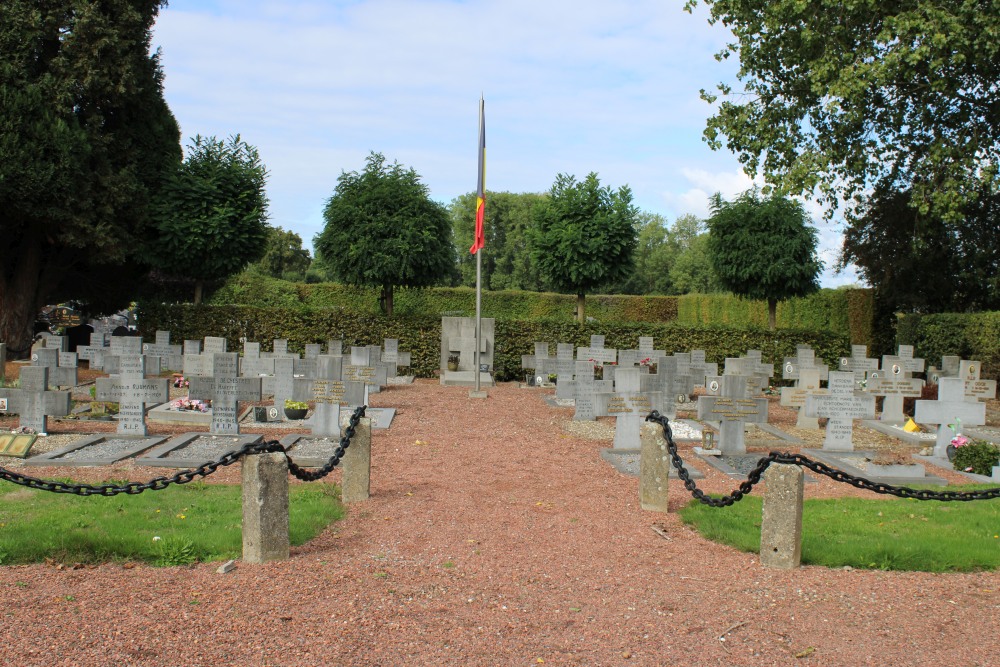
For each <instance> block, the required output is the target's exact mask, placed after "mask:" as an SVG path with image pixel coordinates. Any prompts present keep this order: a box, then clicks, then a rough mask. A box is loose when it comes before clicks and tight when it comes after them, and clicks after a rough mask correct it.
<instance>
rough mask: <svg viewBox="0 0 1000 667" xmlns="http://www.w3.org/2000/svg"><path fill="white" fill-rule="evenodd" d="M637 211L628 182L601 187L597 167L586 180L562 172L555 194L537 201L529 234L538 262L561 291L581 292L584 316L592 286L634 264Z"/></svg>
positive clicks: (581, 315) (580, 316) (610, 281)
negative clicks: (617, 185)
mask: <svg viewBox="0 0 1000 667" xmlns="http://www.w3.org/2000/svg"><path fill="white" fill-rule="evenodd" d="M637 215H638V211H637V210H636V209H635V207H634V206H632V191H631V190H629V188H628V186H622V187H620V188H619V189H618V190H612V189H611V187H609V186H605V187H601V183H600V180H598V178H597V174H596V173H594V172H591V173H590V174H588V175H587V177H586V178H585V179H584V180H582V181H580V182H577V180H576V179H575V178H574V177H573V176H569V175H567V174H559V175H558V176H556V180H555V183H553V184H552V189H551V190H550V191H549V197H548V198H547V199H546V200H544V201H542V202H540V203H539V205H538V206H536V207H535V210H534V226H533V227H532V228H531V231H530V234H529V238H530V239H531V253H532V256H533V257H534V260H535V264H536V265H537V266H538V270H539V273H540V274H541V275H542V277H543V278H544V279H545V281H546V282H547V283H548V284H549V285H550V286H551V287H552V288H554V289H555V290H556V291H559V292H569V293H572V294H576V295H577V301H576V303H577V306H576V317H577V320H578V321H579V322H581V323H583V322H584V321H585V319H586V317H585V312H584V311H585V299H586V294H587V292H592V291H593V290H595V289H598V288H600V287H603V286H605V285H610V284H613V283H615V282H616V281H620V280H622V279H623V278H625V277H626V276H627V275H628V274H629V272H630V271H631V270H632V267H633V264H632V263H633V257H632V253H633V251H634V250H635V247H636V235H637V230H636V226H637Z"/></svg>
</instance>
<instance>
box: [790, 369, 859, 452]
mask: <svg viewBox="0 0 1000 667" xmlns="http://www.w3.org/2000/svg"><path fill="white" fill-rule="evenodd" d="M855 388H856V385H855V383H854V372H853V371H831V372H830V381H829V393H828V394H825V395H817V394H813V395H810V396H809V397H807V398H806V407H805V412H806V414H807V415H809V416H810V417H826V418H827V422H826V437H825V438H824V439H823V449H825V450H829V451H834V452H849V451H852V450H853V449H854V444H853V443H852V442H851V436H852V435H853V433H854V420H855V419H864V418H865V417H874V416H875V397H874V396H866V395H858V394H856V393H855Z"/></svg>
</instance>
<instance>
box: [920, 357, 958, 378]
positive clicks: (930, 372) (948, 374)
mask: <svg viewBox="0 0 1000 667" xmlns="http://www.w3.org/2000/svg"><path fill="white" fill-rule="evenodd" d="M961 366H962V357H960V356H958V355H957V354H955V355H951V354H946V355H944V356H943V357H941V368H935V367H934V366H931V367H930V368H928V369H927V380H928V381H929V382H930V383H931V384H937V383H938V380H940V379H941V378H953V377H958V374H959V370H960V368H961Z"/></svg>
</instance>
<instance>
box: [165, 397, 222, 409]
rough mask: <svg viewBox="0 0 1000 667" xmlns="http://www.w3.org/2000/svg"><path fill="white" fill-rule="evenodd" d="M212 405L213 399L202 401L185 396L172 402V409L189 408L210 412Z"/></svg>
mask: <svg viewBox="0 0 1000 667" xmlns="http://www.w3.org/2000/svg"><path fill="white" fill-rule="evenodd" d="M211 407H212V401H200V400H198V399H196V398H188V397H187V396H183V397H181V398H178V399H177V400H176V401H173V402H172V403H171V404H170V409H172V410H187V411H189V412H208V411H209V410H210V409H211Z"/></svg>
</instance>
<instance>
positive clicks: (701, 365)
mask: <svg viewBox="0 0 1000 667" xmlns="http://www.w3.org/2000/svg"><path fill="white" fill-rule="evenodd" d="M689 355H690V356H689V361H688V374H689V375H690V376H691V379H692V380H694V386H695V387H704V386H705V378H707V377H708V376H716V375H718V374H719V364H717V363H715V362H712V363H709V362H707V361H705V350H691V352H690V353H689ZM677 372H678V373H680V374H681V375H683V374H684V372H683V369H678V371H677Z"/></svg>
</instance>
